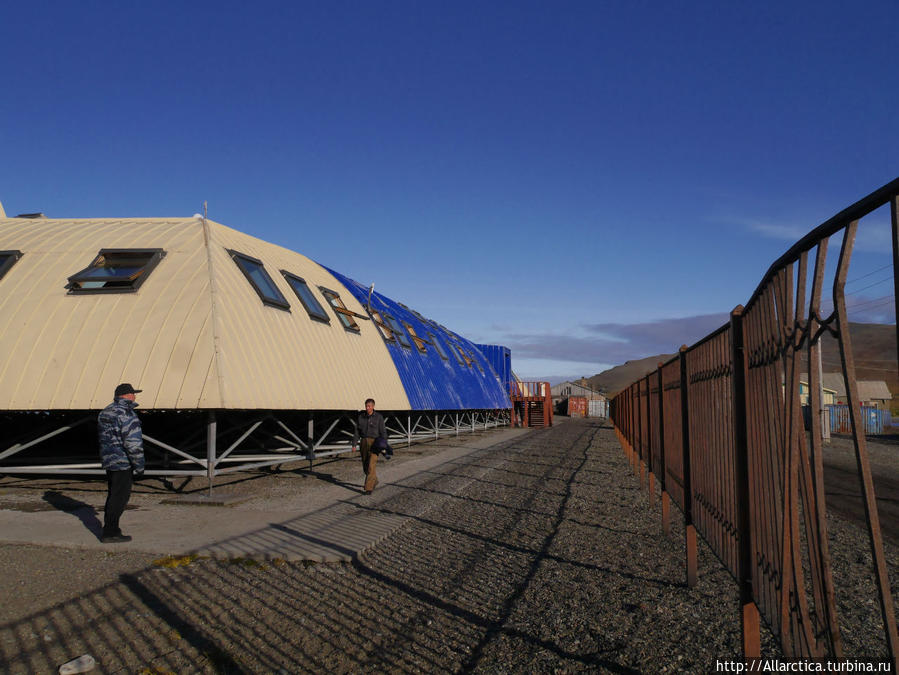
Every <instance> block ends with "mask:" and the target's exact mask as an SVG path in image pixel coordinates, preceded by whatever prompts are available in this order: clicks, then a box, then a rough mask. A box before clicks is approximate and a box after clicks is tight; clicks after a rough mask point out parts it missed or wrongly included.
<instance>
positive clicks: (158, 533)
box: [0, 429, 530, 562]
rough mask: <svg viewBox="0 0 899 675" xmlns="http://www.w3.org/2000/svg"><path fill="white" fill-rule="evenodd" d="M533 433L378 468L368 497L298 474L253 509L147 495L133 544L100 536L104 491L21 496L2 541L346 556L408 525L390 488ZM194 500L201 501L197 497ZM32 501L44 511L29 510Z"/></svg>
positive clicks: (4, 509) (128, 521)
mask: <svg viewBox="0 0 899 675" xmlns="http://www.w3.org/2000/svg"><path fill="white" fill-rule="evenodd" d="M527 433H530V430H528V429H497V430H494V431H491V432H487V433H484V434H482V435H479V436H477V437H470V438H467V439H465V442H464V443H453V442H452V441H450V440H445V441H441V443H443V444H444V447H442V448H441V449H440V450H439V451H437V452H435V453H432V454H429V455H428V456H425V457H421V458H418V459H411V460H409V459H407V460H405V461H403V462H395V463H391V462H384V463H379V466H378V476H379V479H380V486H379V488H378V490H376V491H375V493H374V494H373V495H370V496H368V495H362V494H359V493H358V491H356V490H354V489H352V488H351V487H348V486H347V485H346V484H333V483H329V482H326V481H323V480H317V481H316V480H314V479H312V480H310V479H309V478H308V477H307V478H303V477H302V476H301V475H297V476H296V479H297V485H298V490H297V492H296V494H294V495H291V496H289V497H284V496H283V495H282V496H281V497H279V498H277V499H267V500H266V499H262V500H261V501H260V499H259V498H258V497H257V498H255V499H253V501H252V502H250V503H247V502H243V501H238V497H237V496H235V495H230V494H228V493H227V491H222V493H221V497H220V498H216V497H215V492H214V493H213V495H214V498H213V500H211V501H210V500H209V498H208V497H207V498H206V503H207V506H205V507H204V508H199V507H197V506H196V505H187V504H184V503H172V499H171V496H170V495H157V496H155V497H149V498H148V497H146V496H143V495H142V496H141V499H140V500H134V499H133V500H132V503H136V504H137V508H133V509H132V508H129V510H128V511H126V514H125V516H123V519H122V523H123V529H125V531H126V533H130V534H132V535H133V536H134V540H133V541H131V542H127V543H123V544H103V543H101V542H100V540H99V536H100V532H101V528H102V524H101V519H102V501H100V503H99V504H97V501H98V500H99V499H100V497H101V496H102V495H99V494H94V495H93V501H94V503H93V504H87V503H84V502H83V501H78V500H73V499H72V498H71V497H69V496H63V499H64V500H68V502H67V504H68V506H55V507H52V506H51V507H49V508H48V507H47V504H46V501H47V498H46V496H44V497H43V498H41V496H40V495H39V494H36V493H34V494H31V495H27V494H26V495H21V494H16V495H15V496H14V497H15V499H14V500H13V501H12V502H10V500H9V499H5V500H3V501H2V502H0V543H20V544H36V545H44V546H59V547H65V548H82V549H103V550H110V551H113V550H115V551H140V552H146V553H152V554H159V555H161V556H165V555H174V556H183V555H189V554H198V555H206V556H211V557H217V558H253V559H283V560H313V561H324V562H328V561H339V560H350V559H352V558H353V557H355V556H357V555H358V554H359V553H361V552H362V551H364V550H365V549H367V548H369V547H370V546H373V545H374V544H376V543H378V542H379V541H381V540H382V539H383V538H384V537H386V536H387V535H389V534H390V533H391V532H393V531H394V530H396V529H397V528H399V527H400V526H401V525H402V524H403V522H405V518H404V517H402V516H398V515H395V514H391V513H386V512H379V511H378V510H377V509H373V508H372V506H375V505H377V504H378V502H379V496H380V494H383V492H382V491H383V488H384V487H386V486H388V485H390V484H391V483H398V482H400V481H403V480H406V479H409V478H411V477H413V476H415V475H418V474H425V473H427V472H432V471H433V470H434V469H435V468H436V467H439V466H440V465H441V464H444V463H447V462H453V461H456V460H458V459H460V458H462V457H465V456H466V455H468V454H471V453H472V452H476V451H479V450H483V449H485V448H488V447H490V446H491V445H494V444H499V443H503V442H505V441H509V440H511V439H514V438H516V437H518V436H521V435H523V434H527ZM438 445H439V444H438ZM413 447H414V446H413ZM360 473H361V472H360ZM301 483H302V486H301V485H300V484H301ZM300 487H302V489H299V488H300ZM217 490H220V488H217ZM4 496H7V495H6V494H4ZM194 499H195V500H197V501H200V502H202V499H200V495H196V496H195V497H194ZM216 500H217V501H219V502H220V504H216ZM29 501H30V502H36V504H34V505H32V506H41V508H29V504H28V502H29ZM41 502H44V503H41ZM56 503H57V504H58V501H57V502H56Z"/></svg>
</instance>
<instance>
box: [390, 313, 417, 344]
mask: <svg viewBox="0 0 899 675" xmlns="http://www.w3.org/2000/svg"><path fill="white" fill-rule="evenodd" d="M384 318H385V319H387V323H388V324H389V325H390V328H391V330H393V334H394V335H396V337H397V339H398V340H399V341H400V344H401V345H403V347H406V348H407V349H412V343H411V342H409V338H407V337H406V332H405V331H404V330H403V327H402V326H401V325H400V324H399V321H397V320H396V319H394V318H393V317H392V316H390V315H389V314H385V315H384Z"/></svg>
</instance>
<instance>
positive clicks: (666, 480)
mask: <svg viewBox="0 0 899 675" xmlns="http://www.w3.org/2000/svg"><path fill="white" fill-rule="evenodd" d="M887 203H888V204H890V212H891V227H892V238H893V276H894V279H893V281H894V289H899V275H897V274H896V270H897V269H899V264H897V262H899V216H897V211H899V179H896V180H894V181H893V182H891V183H889V184H888V185H886V186H884V187H882V188H881V189H879V190H877V191H876V192H874V193H872V194H871V195H869V196H867V197H865V198H864V199H862V200H860V201H859V202H857V203H856V204H854V205H852V206H850V207H849V208H847V209H845V210H844V211H842V212H840V213H839V214H837V215H836V216H834V217H833V218H831V219H830V220H828V221H827V222H825V223H824V224H822V225H821V226H819V227H818V228H816V229H814V230H813V231H812V232H810V233H809V234H808V235H806V236H805V237H804V238H803V239H801V240H800V241H799V242H798V243H797V244H796V245H795V246H793V247H792V248H791V249H790V250H789V251H788V252H787V253H786V254H784V255H783V256H782V257H781V258H779V259H778V260H777V261H776V262H775V263H774V264H773V265H772V266H771V267H770V268H769V269H768V271H767V273H766V274H765V275H764V277H763V278H762V281H761V283H760V284H759V286H758V288H757V289H756V290H755V292H754V293H753V295H752V297H751V298H750V299H749V301H748V302H747V303H746V306H745V308H744V307H741V306H738V307H737V308H736V309H734V311H733V312H732V313H731V316H730V321H729V322H728V323H727V324H726V325H724V326H722V327H721V328H719V329H718V330H717V331H715V332H714V333H712V334H710V335H708V336H706V337H705V338H703V339H702V340H700V341H699V342H698V343H696V344H694V345H693V346H691V347H687V346H683V347H681V349H680V352H679V354H678V355H677V356H676V357H675V358H673V359H671V360H670V361H668V362H667V363H664V364H660V365H659V367H658V369H657V370H656V371H654V372H651V373H650V374H648V375H646V376H645V377H643V378H641V379H640V380H638V381H636V382H634V383H633V384H631V385H630V386H628V387H627V388H626V389H624V390H623V391H621V392H620V393H619V394H618V395H617V396H616V397H615V398H614V400H613V401H612V406H611V408H612V412H611V416H612V420H613V422H614V424H615V427H616V430H617V433H618V436H619V439H620V440H621V443H622V446H623V447H624V449H625V452H626V454H627V455H628V456H629V458H630V459H631V461H632V463H633V465H634V468H635V471H637V472H639V473H640V475H641V483H644V484H645V482H646V481H644V472H645V473H646V476H648V484H649V489H650V491H651V494H654V492H655V487H654V480H655V479H656V478H657V479H658V481H659V482H660V487H661V495H662V518H663V526H664V528H665V531H666V532H667V531H668V528H669V522H668V518H669V515H668V503H669V500H670V499H673V500H674V502H675V504H677V506H678V507H679V508H680V509H681V511H682V512H683V514H684V519H685V523H686V538H687V542H686V549H687V583H688V584H689V585H690V586H693V585H695V583H696V580H697V569H696V533H697V532H698V533H699V534H700V535H701V536H702V537H703V539H704V540H705V541H706V542H707V543H708V545H709V546H710V547H711V549H712V550H713V551H714V553H715V554H716V555H717V556H718V558H719V559H720V560H721V561H722V563H723V564H724V565H725V566H726V567H727V569H728V570H729V571H730V573H731V574H732V575H733V577H734V578H735V579H736V581H737V583H738V585H739V589H740V598H741V612H742V615H741V619H742V625H743V651H744V656H745V657H746V658H755V657H759V656H760V651H761V648H760V632H759V630H760V617H761V618H763V619H764V620H765V621H766V623H767V624H768V626H769V627H770V628H771V630H772V633H773V634H774V636H775V637H776V638H777V639H779V641H780V644H781V646H782V648H783V651H784V653H785V654H786V655H787V656H796V657H832V658H839V657H842V656H843V655H844V654H843V645H842V639H841V632H840V623H839V620H838V616H837V601H838V599H837V597H836V592H835V588H834V578H833V570H832V566H831V558H830V552H829V550H828V537H827V522H826V509H825V499H824V485H823V463H822V451H823V442H822V438H823V431H824V430H823V429H822V422H821V420H822V415H821V411H822V400H821V395H820V391H821V388H820V384H821V383H820V379H821V376H820V374H819V372H816V369H815V368H813V367H812V368H808V371H809V383H808V384H809V401H808V405H809V406H810V408H811V413H812V414H806V415H803V407H802V404H801V401H800V387H799V378H800V372H801V366H802V364H803V361H804V362H805V363H806V364H815V363H819V362H820V361H819V358H820V341H821V338H822V336H823V335H824V334H825V333H829V334H830V335H832V336H833V337H834V338H835V340H836V343H837V344H838V345H839V352H840V360H841V367H842V372H843V377H844V379H845V381H846V383H847V397H848V406H846V415H847V416H848V430H849V432H850V433H851V438H852V442H853V444H854V447H855V456H856V460H857V462H856V464H857V470H858V476H859V481H860V484H861V492H862V499H863V503H864V510H865V518H866V523H867V539H868V542H869V545H870V552H871V556H872V560H873V575H874V577H875V579H876V588H877V596H878V597H877V602H878V603H879V609H880V613H881V616H882V622H883V629H884V633H885V639H886V643H887V646H888V649H889V655H890V658H891V659H892V661H893V667H894V669H895V667H896V661H897V655H899V636H897V632H896V616H895V612H894V607H893V598H892V595H891V590H890V581H889V577H888V573H887V567H886V561H885V558H884V548H883V540H882V537H881V531H880V522H879V518H878V513H877V506H876V501H875V494H874V486H873V481H872V477H871V469H870V465H869V461H868V453H867V449H866V439H865V420H864V419H863V417H862V410H861V407H860V405H859V397H858V387H857V384H856V376H855V365H854V359H853V352H852V346H851V344H850V335H849V322H848V318H847V312H846V299H845V292H844V287H845V284H846V275H847V271H848V268H849V261H850V259H851V257H852V250H853V245H854V242H855V236H856V231H857V227H858V221H859V220H860V219H861V218H862V217H864V216H865V215H867V214H869V213H871V212H872V211H874V210H875V209H878V208H880V207H881V206H883V205H885V204H887ZM831 237H835V238H838V239H840V241H841V244H840V249H839V254H838V258H837V260H836V264H835V266H833V265H831V268H830V274H831V275H832V285H831V286H832V287H831V291H832V298H833V300H832V302H833V308H832V310H831V311H829V312H825V311H822V304H823V303H822V295H823V294H824V290H825V289H824V287H825V281H824V280H825V276H826V274H825V269H826V265H827V255H828V242H829V241H830V239H831ZM810 254H813V261H812V264H813V267H812V268H810V267H809V265H810ZM897 296H899V293H896V294H895V295H894V302H895V297H897ZM897 342H899V335H897ZM652 498H653V497H650V499H652ZM845 600H846V601H848V602H855V603H858V602H864V601H867V600H868V599H865V598H846V599H845ZM870 600H874V599H873V598H870Z"/></svg>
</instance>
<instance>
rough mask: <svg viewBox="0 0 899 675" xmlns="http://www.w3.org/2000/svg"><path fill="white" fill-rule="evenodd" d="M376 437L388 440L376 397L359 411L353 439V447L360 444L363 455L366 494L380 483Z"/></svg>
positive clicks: (363, 491)
mask: <svg viewBox="0 0 899 675" xmlns="http://www.w3.org/2000/svg"><path fill="white" fill-rule="evenodd" d="M360 438H361V439H362V442H361V443H359V439H360ZM376 438H383V439H385V440H386V439H387V428H386V426H385V425H384V416H383V415H381V413H378V412H375V399H373V398H370V399H367V400H366V401H365V411H364V412H361V413H359V418H358V419H357V420H356V437H355V438H354V439H353V449H355V447H356V445H359V454H360V455H362V470H363V471H364V472H365V486H364V487H363V488H362V493H363V494H366V495H370V494H371V493H372V490H374V489H375V486H376V485H377V484H378V474H377V472H376V471H375V467H376V466H377V464H378V456H377V455H376V454H375V453H374V452H372V448H371V446H372V444H374V442H375V439H376Z"/></svg>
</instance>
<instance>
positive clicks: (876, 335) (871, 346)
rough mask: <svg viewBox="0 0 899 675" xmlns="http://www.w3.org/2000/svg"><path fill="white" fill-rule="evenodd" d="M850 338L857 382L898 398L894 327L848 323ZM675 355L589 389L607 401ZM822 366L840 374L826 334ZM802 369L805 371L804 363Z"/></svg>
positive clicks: (626, 368)
mask: <svg viewBox="0 0 899 675" xmlns="http://www.w3.org/2000/svg"><path fill="white" fill-rule="evenodd" d="M849 336H850V340H851V342H852V352H853V355H854V357H855V371H856V376H857V378H858V379H859V380H883V381H884V382H886V383H887V387H889V390H890V392H891V393H892V394H893V396H894V397H897V395H899V369H897V360H896V327H895V326H894V325H892V324H890V325H884V324H876V323H850V324H849ZM673 356H674V354H659V355H658V356H648V357H646V358H644V359H638V360H634V361H628V362H626V363H625V364H623V365H620V366H615V367H614V368H610V369H609V370H604V371H603V372H601V373H599V374H597V375H594V376H593V377H588V378H587V382H588V386H591V387H593V388H594V389H598V390H600V391H602V392H605V393H606V395H607V396H609V397H610V398H611V397H613V396H615V394H617V393H618V392H619V391H621V390H622V389H624V388H625V387H627V386H628V385H629V384H631V383H632V382H635V381H636V380H638V379H639V378H641V377H643V376H644V375H646V374H647V373H649V372H652V371H653V370H655V369H656V367H657V366H658V364H659V363H660V362H661V363H665V362H666V361H668V360H669V359H670V358H672V357H673ZM821 363H822V367H823V369H824V372H826V373H830V372H840V371H841V365H840V352H839V347H838V345H837V342H836V339H834V338H833V337H832V336H831V335H830V334H825V336H824V337H823V338H822V340H821ZM802 370H803V371H805V372H808V366H807V365H806V364H805V363H803V366H802Z"/></svg>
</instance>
